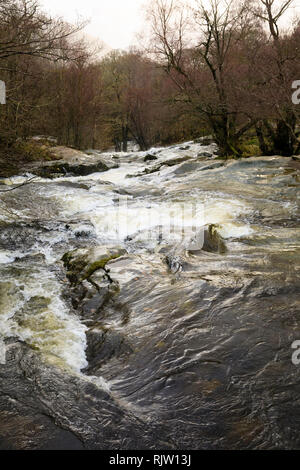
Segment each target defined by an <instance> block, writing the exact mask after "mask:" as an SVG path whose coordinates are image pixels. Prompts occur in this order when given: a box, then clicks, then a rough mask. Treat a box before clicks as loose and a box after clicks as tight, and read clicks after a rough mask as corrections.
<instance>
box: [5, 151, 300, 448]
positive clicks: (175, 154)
mask: <svg viewBox="0 0 300 470" xmlns="http://www.w3.org/2000/svg"><path fill="white" fill-rule="evenodd" d="M214 150H215V148H214V146H210V147H203V146H201V145H200V144H195V143H192V142H190V143H187V144H185V145H184V146H181V147H179V146H175V147H172V148H166V149H163V148H161V149H152V151H151V152H150V154H151V155H154V156H155V157H156V160H150V159H148V161H146V162H145V161H144V160H145V157H146V155H147V153H143V152H139V153H134V154H119V155H118V156H115V155H112V154H106V155H104V156H103V158H106V159H107V160H112V158H114V160H115V161H116V162H117V163H118V164H119V168H114V169H111V170H109V171H105V172H102V173H93V174H91V175H88V176H76V177H75V176H71V175H70V176H68V175H65V176H60V177H57V178H54V179H53V178H52V179H47V178H36V179H34V180H33V181H32V182H30V184H28V185H24V186H20V187H19V188H18V189H16V190H14V191H7V192H1V193H0V195H1V198H0V229H1V230H0V364H1V365H0V375H1V381H2V389H1V386H0V389H1V393H2V394H3V397H4V396H6V397H10V398H9V400H10V401H12V400H15V402H16V403H17V402H19V400H21V398H22V400H23V401H22V403H25V402H26V407H25V408H26V409H23V408H22V409H20V408H18V407H14V406H13V407H12V405H8V404H7V403H8V401H9V400H8V401H6V399H4V398H3V401H2V402H1V400H0V405H1V407H2V408H1V407H0V409H2V410H3V412H2V414H1V412H0V417H1V416H2V420H3V423H4V424H3V431H1V429H0V447H1V437H2V439H3V442H4V444H3V446H5V445H6V446H9V447H12V448H45V446H46V447H47V445H48V444H47V442H48V443H49V442H52V443H53V446H54V448H56V447H57V445H58V444H57V442H58V441H62V442H64V443H65V444H64V445H65V446H66V447H71V448H73V447H75V448H77V447H76V446H77V445H78V446H79V447H80V446H84V447H87V448H145V447H147V448H170V449H182V448H190V449H191V448H205V449H210V448H214V449H215V448H262V449H265V448H268V449H269V448H282V447H283V448H295V447H296V448H299V447H300V439H299V428H300V411H299V400H300V396H299V391H300V390H299V385H300V366H297V365H294V364H293V362H292V353H293V349H292V348H291V346H292V343H293V342H294V341H296V340H300V331H299V321H300V302H299V270H300V237H299V232H300V230H299V215H300V214H299V182H300V179H299V169H298V168H297V166H295V165H292V164H291V165H290V162H291V160H290V159H286V158H280V157H260V158H250V159H245V160H240V161H228V162H224V161H221V160H216V159H212V158H210V159H209V158H205V157H203V156H201V152H203V151H210V152H213V151H214ZM95 154H96V153H95ZM199 155H200V156H199ZM146 160H147V158H146ZM30 178H32V175H31V174H30V173H28V174H25V175H23V176H16V177H14V178H10V179H6V180H2V184H1V185H0V189H1V190H3V191H4V190H6V189H10V188H11V187H14V186H15V185H18V184H22V183H24V182H26V181H28V180H29V179H30ZM210 224H213V226H214V230H216V231H217V233H218V237H221V239H222V246H224V245H225V249H224V250H206V249H205V247H204V249H203V250H201V249H200V248H201V247H202V245H201V246H200V247H198V246H197V244H196V245H193V240H194V239H195V237H197V234H198V233H202V235H203V228H204V227H208V226H209V225H210ZM202 241H203V240H202ZM99 246H102V247H103V246H108V247H116V246H117V247H120V248H123V249H125V250H126V254H123V255H122V256H121V257H119V258H117V259H114V260H112V261H111V262H109V263H108V264H107V267H109V277H110V281H109V282H108V280H107V279H106V280H105V279H104V277H103V270H100V271H99V270H98V271H96V272H95V273H94V274H93V275H92V277H90V279H89V282H90V284H89V286H88V287H87V284H86V283H87V281H83V282H82V283H81V285H80V287H78V286H77V287H74V285H73V286H72V285H71V284H70V278H69V277H68V273H67V272H66V269H65V267H64V265H63V262H62V257H63V255H64V254H65V253H67V252H70V251H72V250H75V249H78V250H80V249H84V250H86V249H88V250H91V249H93V248H96V247H99ZM83 253H88V251H83ZM95 285H96V287H97V289H96V290H95V291H91V290H90V289H91V286H95ZM78 289H79V290H78ZM80 289H81V290H80ZM82 289H85V290H84V294H82V292H83V290H82ZM79 291H80V292H79ZM87 291H88V294H86V292H87ZM14 348H21V349H20V350H19V353H18V354H19V355H18V354H17V353H16V352H15V353H13V354H12V353H11V351H12V350H14ZM22 358H23V359H22ZM11 361H12V362H11ZM22 361H23V362H22ZM12 364H13V365H12ZM20 364H21V366H20ZM8 367H10V369H8ZM12 367H16V368H17V369H18V370H19V369H20V367H21V370H22V371H24V370H26V371H27V372H26V373H24V374H23V375H22V374H21V373H19V372H15V374H14V375H12V376H11V375H9V374H8V375H7V371H8V370H12ZM1 369H2V373H1ZM51 374H53V375H51ZM8 376H9V377H10V379H9V380H10V382H9V380H8V379H6V377H8ZM23 376H25V379H24V377H23ZM26 377H29V378H26ZM6 380H7V384H6ZM8 382H9V383H8ZM75 382H76V384H77V385H76V387H77V390H78V391H77V392H76V393H77V395H76V396H77V398H75V395H74V394H75V392H74V393H73V391H70V392H69V394H68V390H71V388H72V387H71V386H70V383H71V384H72V386H74V387H75V385H74V384H75ZM34 383H38V384H39V388H34V387H35V386H34V385H33V384H34ZM41 383H42V385H41ZM55 384H56V385H55ZM28 387H29V388H28ZM30 387H31V388H30ZM55 387H56V389H57V393H56V395H55V400H54V398H53V396H54V395H53V394H55V390H54V388H55ZM52 389H53V390H52ZM59 390H60V391H59ZM61 390H64V391H63V392H62V391H61ZM28 394H32V396H35V397H36V402H34V403H31V402H30V400H31V399H32V398H30V397H29V396H28ZM99 394H101V398H100V395H99ZM41 396H42V397H43V399H41ZM78 396H79V398H78ZM51 397H52V398H51ZM87 397H89V398H87ZM103 397H105V398H103ZM26 400H27V401H26ZM77 402H78V403H80V405H79V404H77V405H75V403H77ZM36 403H39V404H36ZM108 403H109V405H108ZM20 406H21V405H20ZM24 406H25V405H24ZM35 407H36V413H41V415H42V414H43V413H44V414H45V412H44V411H42V410H44V407H46V408H47V415H49V416H51V417H52V418H53V419H55V421H56V426H58V427H59V428H60V430H61V429H63V430H64V431H60V434H57V432H58V431H57V430H55V429H54V428H53V430H52V431H51V432H52V434H51V432H50V430H49V431H48V433H47V431H45V430H44V431H43V432H42V431H41V429H40V428H38V426H37V425H36V427H35V428H34V429H35V431H34V433H35V434H34V435H35V439H29V437H28V436H27V435H26V432H25V434H24V433H23V434H22V433H21V434H20V431H18V429H19V428H22V426H23V428H24V423H23V421H22V419H23V420H24V419H25V417H26V419H27V420H29V421H30V422H31V423H32V422H33V418H32V413H33V412H32V409H34V408H35ZM29 409H30V410H31V411H30V410H29ZM20 416H23V418H22V419H21V418H20ZM16 417H18V418H16ZM121 417H122V418H121ZM12 419H18V420H21V424H20V422H19V421H18V423H17V424H14V426H13V429H14V430H12V428H11V427H9V426H8V424H7V423H9V422H10V420H12ZM43 419H44V418H43ZM41 420H42V418H41ZM43 425H44V426H45V428H47V425H46V424H43ZM49 426H50V425H49ZM51 426H54V425H53V424H52V425H51ZM51 426H50V427H51ZM50 427H49V429H50ZM0 428H1V425H0ZM8 428H9V430H7V429H8ZM62 432H65V433H66V432H68V433H70V434H69V435H68V436H69V437H68V436H67V435H66V434H64V435H62V434H61V433H62ZM50 434H51V436H50ZM71 435H72V436H76V438H75V437H74V439H75V440H76V442H75V441H74V442H75V443H74V442H73V441H72V439H73V438H72V439H71V438H70V436H71ZM53 436H54V437H53ZM55 436H56V437H55ZM51 439H52V441H51ZM53 439H54V440H53ZM55 439H56V440H55ZM70 439H71V441H72V442H71V441H70ZM49 445H50V444H49ZM50 447H51V445H50Z"/></svg>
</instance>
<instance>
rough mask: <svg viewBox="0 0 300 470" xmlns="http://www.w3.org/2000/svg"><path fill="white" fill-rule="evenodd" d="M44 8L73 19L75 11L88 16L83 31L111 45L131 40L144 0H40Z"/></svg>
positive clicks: (140, 21)
mask: <svg viewBox="0 0 300 470" xmlns="http://www.w3.org/2000/svg"><path fill="white" fill-rule="evenodd" d="M40 3H41V5H42V6H43V9H44V10H45V11H48V12H50V13H51V14H53V15H59V16H62V17H64V19H66V20H67V21H69V22H75V21H76V18H77V17H78V15H80V16H82V17H84V18H86V19H89V20H90V24H89V25H88V26H87V27H86V32H87V33H88V34H89V35H92V36H94V37H95V38H100V39H101V40H102V41H104V42H105V43H106V44H107V45H109V46H110V47H112V48H113V49H125V48H127V47H128V46H130V45H132V44H134V43H135V42H136V41H135V33H136V32H139V31H140V30H141V27H142V24H143V12H142V6H143V5H144V4H145V0H41V1H40Z"/></svg>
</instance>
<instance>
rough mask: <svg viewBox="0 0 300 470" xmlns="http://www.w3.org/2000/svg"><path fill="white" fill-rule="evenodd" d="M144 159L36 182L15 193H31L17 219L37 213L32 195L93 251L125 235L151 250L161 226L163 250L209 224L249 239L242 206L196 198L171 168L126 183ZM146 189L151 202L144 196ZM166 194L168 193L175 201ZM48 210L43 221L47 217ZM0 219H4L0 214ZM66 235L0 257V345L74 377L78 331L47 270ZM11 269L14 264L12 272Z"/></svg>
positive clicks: (45, 237) (169, 152)
mask: <svg viewBox="0 0 300 470" xmlns="http://www.w3.org/2000/svg"><path fill="white" fill-rule="evenodd" d="M190 147H191V148H190V150H188V151H187V152H184V153H182V155H185V154H188V155H193V156H197V153H198V152H199V150H205V148H203V147H201V146H200V145H199V144H195V145H190ZM160 150H161V149H160ZM156 151H157V149H156ZM178 152H179V150H178V147H177V148H171V149H164V150H161V151H160V153H159V154H157V156H158V160H157V161H154V162H151V163H150V164H149V165H152V164H153V165H155V164H156V163H157V162H161V161H163V160H165V159H170V158H174V157H178ZM144 155H145V153H142V152H140V153H139V154H135V155H134V159H135V161H134V163H128V160H130V157H126V155H125V154H124V155H123V158H124V159H125V160H126V161H125V162H124V163H123V164H122V156H121V157H120V163H121V166H120V168H118V169H112V170H109V171H107V172H104V173H95V174H93V175H89V176H85V177H64V178H60V179H59V180H54V181H51V180H47V179H42V178H37V179H36V180H35V182H34V183H31V184H30V185H29V186H28V187H25V189H24V188H23V191H26V188H28V189H27V190H28V191H31V190H32V191H33V193H32V194H28V197H27V198H24V200H22V198H21V201H20V203H19V206H18V207H17V210H18V214H20V215H21V218H23V219H24V220H26V219H27V218H28V217H30V215H31V214H32V213H33V212H32V211H33V210H34V211H36V210H37V207H36V206H32V204H33V203H34V201H35V195H36V194H38V196H39V198H40V200H41V204H45V205H46V207H47V211H48V209H49V207H50V209H51V208H52V209H53V214H55V211H57V213H58V214H59V219H61V220H66V221H68V220H73V221H74V220H76V221H78V222H79V223H78V225H77V227H76V229H74V234H75V235H76V230H77V232H78V233H80V232H81V231H86V232H87V233H88V231H89V230H90V227H89V226H88V225H87V222H86V221H89V222H91V224H92V225H93V227H94V231H95V235H96V237H97V239H98V243H100V244H101V243H104V244H105V243H110V244H114V243H115V244H119V243H123V242H124V239H125V238H126V237H127V236H134V235H135V234H137V238H136V240H138V241H145V239H147V237H148V239H150V241H151V242H152V245H153V244H154V245H155V244H157V234H156V233H155V230H156V227H157V226H160V227H161V229H160V234H162V237H163V240H162V242H163V243H180V242H181V241H182V240H181V237H182V228H184V230H186V231H187V233H189V231H191V230H190V229H191V227H195V226H196V230H199V229H200V228H201V227H203V226H204V225H205V224H208V223H213V224H217V225H218V226H219V231H220V234H221V235H222V236H223V237H224V238H231V237H234V238H239V237H243V236H247V235H250V234H251V233H252V232H253V230H254V229H253V228H252V227H251V226H250V225H249V224H247V223H243V222H241V221H238V220H237V219H238V218H239V217H240V216H241V215H245V214H247V213H250V212H251V208H250V207H249V206H248V205H247V203H246V202H245V201H244V200H242V199H238V198H235V199H233V198H229V197H228V195H227V196H226V195H222V194H219V193H218V194H217V193H215V192H205V191H204V192H202V191H201V187H199V188H197V190H196V191H195V190H193V191H189V190H188V179H187V180H183V179H182V178H181V179H180V178H176V177H175V176H174V175H173V174H172V173H173V170H174V167H170V168H169V167H167V168H166V167H163V168H162V169H161V170H160V171H159V172H157V173H154V174H151V175H148V176H145V177H143V176H142V177H138V178H127V175H128V174H130V175H132V174H136V173H138V172H141V171H142V170H143V169H144V168H145V166H146V164H145V163H144V162H143V157H144ZM175 168H176V167H175ZM31 177H32V175H29V174H28V175H25V176H24V177H21V176H18V177H14V178H10V179H9V180H6V181H4V183H5V184H6V185H14V184H22V183H23V182H25V181H26V180H28V179H29V178H31ZM63 182H68V183H78V182H82V183H85V184H87V186H88V188H87V189H84V188H78V187H74V188H73V187H72V186H63V185H62V183H63ZM104 182H108V183H109V184H104ZM58 183H59V184H58ZM181 186H183V187H184V190H183V191H177V192H176V187H178V188H180V187H181ZM145 188H146V189H147V190H148V191H149V195H150V196H149V195H148V196H144V195H142V196H139V195H138V194H139V191H141V190H145ZM174 188H175V190H174ZM120 189H121V190H122V189H125V190H127V191H128V192H129V193H130V192H132V193H133V195H132V194H129V195H128V196H127V195H124V194H119V193H118V191H119V190H120ZM152 190H153V191H154V193H153V194H154V195H153V196H151V194H152V193H151V191H152ZM155 190H156V191H157V190H158V191H159V190H161V191H162V193H161V195H155ZM18 191H21V190H18ZM135 193H136V194H137V196H135V195H134V194H135ZM11 194H13V193H11ZM172 194H175V195H176V198H175V197H173V196H172ZM37 204H39V202H38V203H37ZM183 207H184V208H185V213H184V217H183V216H182V208H183ZM50 209H49V211H50V212H49V214H51V210H52V209H51V210H50ZM40 211H41V218H42V217H43V215H44V214H46V216H47V217H48V215H47V214H48V212H47V211H44V208H43V205H42V206H41V207H40ZM0 217H1V211H0ZM52 217H54V216H53V215H52ZM2 219H3V220H6V219H7V217H6V215H5V216H4V217H2ZM53 220H54V221H55V219H53ZM170 227H171V230H170ZM154 233H155V236H154V235H153V234H154ZM74 234H73V235H74ZM69 236H70V234H69V232H68V231H67V230H65V229H62V230H61V231H56V232H55V233H54V232H50V233H48V234H47V233H46V234H44V233H42V235H39V237H37V239H36V241H35V243H34V244H33V245H32V246H30V248H29V249H24V250H23V251H22V250H21V249H20V250H15V251H9V250H5V249H4V250H2V251H0V266H2V267H3V271H2V272H1V281H0V289H1V292H2V293H1V298H2V300H1V305H0V307H1V309H0V336H2V339H4V338H7V337H11V336H17V337H18V338H20V339H21V340H23V341H26V342H27V343H28V344H30V345H31V346H33V347H35V348H37V349H38V350H39V351H40V352H41V353H42V354H43V356H44V357H45V359H47V361H50V362H54V363H56V364H60V365H63V366H67V367H70V368H71V369H73V370H74V371H77V372H78V371H80V370H81V369H82V368H84V367H85V366H86V365H87V361H86V357H85V349H86V337H85V331H86V327H85V326H84V325H83V324H82V323H81V321H80V319H79V318H78V317H77V316H75V315H74V314H73V313H72V312H71V311H70V309H69V307H68V306H67V305H66V304H65V302H64V301H63V299H62V291H61V289H62V285H61V283H60V282H58V280H57V279H56V277H55V274H54V273H53V270H51V266H54V265H55V263H56V262H57V261H59V259H60V258H61V255H62V253H61V252H60V251H59V250H58V249H57V246H59V245H60V244H61V243H65V244H67V243H68V237H69ZM151 237H152V240H151ZM148 241H149V240H148ZM66 251H67V249H66ZM28 254H30V255H32V254H43V255H44V257H45V263H44V265H43V266H41V265H38V266H30V269H29V267H28V268H27V267H26V264H25V265H24V263H22V258H24V257H25V256H27V255H28ZM16 258H19V261H18V262H17V264H16V267H17V269H19V273H18V275H16V273H15V272H10V271H9V269H8V270H6V269H4V267H5V266H8V267H10V266H14V265H13V264H12V263H13V262H14V261H15V259H16ZM18 263H21V264H20V266H19V268H18ZM36 297H41V298H45V299H48V300H49V302H48V303H47V304H45V306H42V307H40V306H39V305H37V306H35V305H34V301H35V298H36ZM37 304H38V301H37ZM4 360H5V348H4V344H3V341H2V342H1V340H0V361H2V362H3V361H4Z"/></svg>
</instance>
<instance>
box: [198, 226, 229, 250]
mask: <svg viewBox="0 0 300 470" xmlns="http://www.w3.org/2000/svg"><path fill="white" fill-rule="evenodd" d="M202 250H203V251H207V252H209V253H221V254H224V253H226V251H227V249H226V245H225V242H224V240H223V238H222V237H221V235H220V234H219V232H218V225H215V224H209V225H207V226H206V227H205V229H204V243H203V247H202Z"/></svg>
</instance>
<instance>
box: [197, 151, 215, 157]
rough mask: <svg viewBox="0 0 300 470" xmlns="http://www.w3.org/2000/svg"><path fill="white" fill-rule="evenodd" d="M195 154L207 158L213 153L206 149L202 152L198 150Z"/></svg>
mask: <svg viewBox="0 0 300 470" xmlns="http://www.w3.org/2000/svg"><path fill="white" fill-rule="evenodd" d="M197 156H198V157H207V158H210V157H212V156H213V154H212V153H211V152H207V151H206V152H204V151H202V152H199V153H198V155H197Z"/></svg>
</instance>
